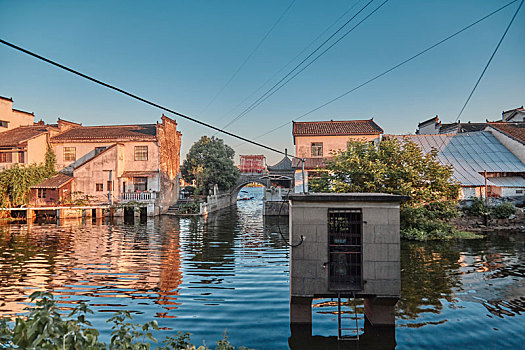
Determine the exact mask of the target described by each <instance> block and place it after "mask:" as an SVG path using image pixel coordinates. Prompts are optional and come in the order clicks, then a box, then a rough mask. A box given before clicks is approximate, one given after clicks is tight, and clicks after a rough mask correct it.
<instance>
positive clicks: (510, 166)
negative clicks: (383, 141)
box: [388, 131, 525, 198]
mask: <svg viewBox="0 0 525 350" xmlns="http://www.w3.org/2000/svg"><path fill="white" fill-rule="evenodd" d="M388 137H393V138H397V139H399V140H409V141H412V142H414V143H416V144H417V145H418V146H419V147H420V148H421V149H422V150H423V152H425V153H429V152H430V151H431V150H432V149H436V150H438V152H439V153H438V160H439V161H440V162H441V163H442V164H446V165H451V166H452V167H453V170H454V173H453V178H454V179H455V180H456V181H458V182H459V183H460V184H461V187H462V191H461V194H460V198H470V197H480V196H484V188H485V174H486V176H487V194H488V196H489V197H490V196H492V197H521V198H523V196H524V193H525V164H524V163H523V162H522V161H521V160H520V159H518V157H516V156H515V155H514V154H513V153H512V152H511V151H509V150H508V149H507V148H506V147H505V146H504V145H503V144H502V143H501V142H500V141H499V140H498V139H497V138H496V137H495V136H494V135H493V134H492V133H490V132H488V131H479V132H466V133H459V134H429V135H406V136H398V135H395V136H392V135H389V136H388Z"/></svg>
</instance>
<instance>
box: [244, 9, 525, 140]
mask: <svg viewBox="0 0 525 350" xmlns="http://www.w3.org/2000/svg"><path fill="white" fill-rule="evenodd" d="M517 1H518V0H513V1H511V2H509V3H508V4H506V5H503V6H502V7H500V8H498V9H496V10H494V11H493V12H491V13H489V14H488V15H486V16H484V17H482V18H480V19H478V20H477V21H475V22H473V23H471V24H469V25H468V26H466V27H463V28H462V29H460V30H458V31H457V32H455V33H453V34H451V35H449V36H447V37H446V38H444V39H442V40H440V41H438V42H437V43H435V44H433V45H431V46H429V47H427V48H426V49H424V50H422V51H420V52H419V53H417V54H415V55H413V56H411V57H409V58H407V59H406V60H404V61H402V62H401V63H398V64H396V65H395V66H393V67H391V68H389V69H387V70H385V71H384V72H382V73H380V74H377V75H376V76H374V77H373V78H370V79H368V80H367V81H365V82H363V83H361V84H359V85H357V86H355V87H354V88H352V89H350V90H348V91H346V92H344V93H342V94H340V95H339V96H337V97H334V98H332V99H331V100H328V101H327V102H325V103H323V104H322V105H320V106H318V107H316V108H314V109H311V110H309V111H308V112H306V113H304V114H301V115H300V116H299V117H297V118H295V119H294V120H299V119H302V118H304V117H306V116H308V115H310V114H312V113H314V112H316V111H318V110H320V109H322V108H324V107H326V106H328V105H329V104H332V103H334V102H335V101H337V100H339V99H341V98H343V97H345V96H347V95H349V94H351V93H352V92H354V91H356V90H358V89H360V88H362V87H364V86H365V85H368V84H370V83H371V82H373V81H375V80H377V79H379V78H381V77H382V76H384V75H386V74H388V73H390V72H392V71H393V70H395V69H397V68H399V67H401V66H403V65H405V64H407V63H408V62H410V61H412V60H414V59H416V58H417V57H419V56H421V55H423V54H425V53H426V52H428V51H430V50H432V49H434V48H435V47H437V46H439V45H441V44H443V43H445V42H446V41H448V40H450V39H452V38H454V37H456V36H457V35H459V34H461V33H463V32H464V31H466V30H468V29H470V28H471V27H473V26H475V25H476V24H478V23H480V22H482V21H484V20H486V19H487V18H489V17H491V16H493V15H495V14H496V13H498V12H500V11H501V10H503V9H505V8H507V7H509V6H510V5H512V4H513V3H515V2H517ZM522 3H523V1H522ZM520 6H521V5H520ZM289 124H290V122H289V121H287V122H286V123H283V124H281V125H279V126H277V127H275V128H273V129H271V130H269V131H267V132H265V133H263V134H261V135H259V136H257V137H255V138H253V140H257V139H260V138H261V137H264V136H266V135H268V134H271V133H273V132H275V131H277V130H279V129H282V128H284V127H285V126H288V125H289ZM238 146H239V145H237V146H236V147H238Z"/></svg>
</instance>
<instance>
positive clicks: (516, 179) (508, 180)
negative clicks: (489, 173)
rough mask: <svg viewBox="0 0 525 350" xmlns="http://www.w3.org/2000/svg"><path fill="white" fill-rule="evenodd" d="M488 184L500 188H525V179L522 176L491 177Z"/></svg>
mask: <svg viewBox="0 0 525 350" xmlns="http://www.w3.org/2000/svg"><path fill="white" fill-rule="evenodd" d="M487 184H488V185H492V186H499V187H525V179H524V178H522V177H521V176H505V177H489V178H487Z"/></svg>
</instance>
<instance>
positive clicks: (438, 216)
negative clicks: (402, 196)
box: [400, 201, 481, 241]
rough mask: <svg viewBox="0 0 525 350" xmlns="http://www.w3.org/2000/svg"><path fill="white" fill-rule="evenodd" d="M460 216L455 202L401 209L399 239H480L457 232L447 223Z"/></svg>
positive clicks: (476, 236)
mask: <svg viewBox="0 0 525 350" xmlns="http://www.w3.org/2000/svg"><path fill="white" fill-rule="evenodd" d="M460 215H461V212H460V211H459V210H458V208H457V206H456V202H455V201H442V202H432V203H429V204H426V205H416V206H410V207H408V206H407V207H402V208H401V210H400V219H401V237H402V238H404V239H410V240H417V241H426V240H447V239H460V238H461V239H474V238H481V236H479V235H476V234H473V233H469V232H464V231H458V230H456V229H455V228H454V227H453V226H452V225H451V224H450V223H449V221H450V220H451V219H453V218H457V217H459V216H460Z"/></svg>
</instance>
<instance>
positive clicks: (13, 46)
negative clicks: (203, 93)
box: [0, 39, 300, 159]
mask: <svg viewBox="0 0 525 350" xmlns="http://www.w3.org/2000/svg"><path fill="white" fill-rule="evenodd" d="M0 43H2V44H4V45H6V46H9V47H11V48H13V49H15V50H18V51H21V52H23V53H25V54H27V55H30V56H33V57H35V58H38V59H39V60H42V61H44V62H46V63H49V64H51V65H53V66H55V67H58V68H61V69H63V70H65V71H68V72H70V73H73V74H75V75H78V76H80V77H82V78H84V79H87V80H90V81H92V82H94V83H96V84H99V85H102V86H104V87H106V88H108V89H111V90H115V91H117V92H120V93H121V94H123V95H126V96H128V97H131V98H133V99H135V100H138V101H140V102H143V103H146V104H148V105H150V106H153V107H156V108H158V109H161V110H163V111H166V112H169V113H172V114H174V115H177V116H179V117H181V118H184V119H187V120H189V121H192V122H194V123H196V124H199V125H202V126H205V127H207V128H210V129H213V130H215V131H219V132H222V133H223V134H226V135H228V136H231V137H234V138H237V139H239V140H242V141H244V142H248V143H251V144H252V145H255V146H258V147H262V148H265V149H267V150H269V151H272V152H276V153H280V154H286V152H283V151H280V150H278V149H275V148H273V147H270V146H267V145H263V144H261V143H259V142H255V141H252V140H250V139H247V138H245V137H242V136H239V135H236V134H234V133H231V132H229V131H226V130H221V129H220V128H218V127H216V126H213V125H211V124H208V123H205V122H203V121H200V120H198V119H196V118H193V117H190V116H187V115H185V114H182V113H179V112H176V111H174V110H172V109H170V108H167V107H164V106H162V105H160V104H158V103H155V102H152V101H150V100H147V99H145V98H142V97H140V96H137V95H135V94H132V93H131V92H128V91H126V90H123V89H121V88H119V87H116V86H114V85H111V84H108V83H105V82H103V81H101V80H98V79H95V78H93V77H91V76H89V75H86V74H84V73H81V72H79V71H77V70H74V69H72V68H69V67H66V66H64V65H62V64H60V63H57V62H55V61H52V60H50V59H48V58H46V57H43V56H41V55H39V54H36V53H34V52H32V51H29V50H26V49H24V48H22V47H20V46H17V45H15V44H12V43H10V42H8V41H5V40H3V39H0ZM294 158H297V157H294ZM298 159H300V158H298Z"/></svg>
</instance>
